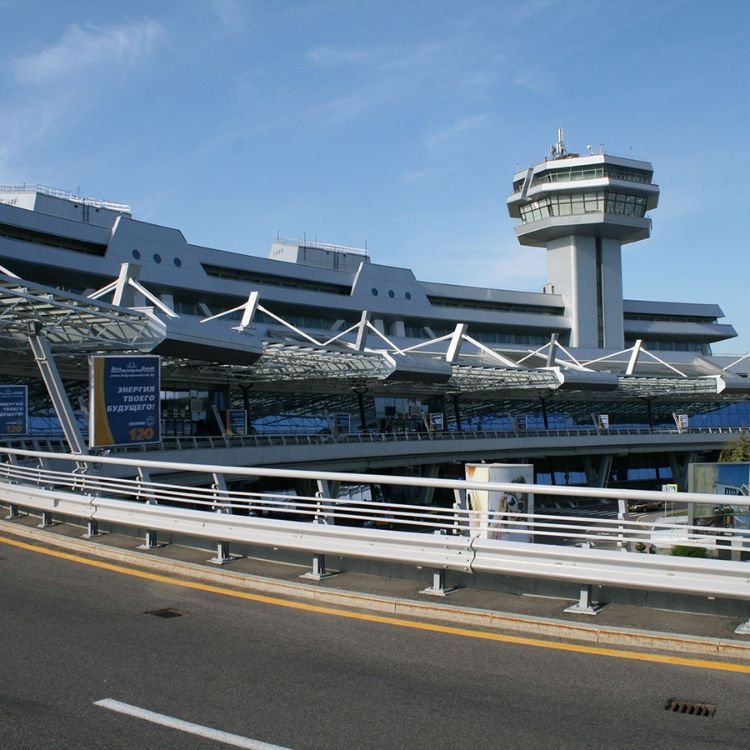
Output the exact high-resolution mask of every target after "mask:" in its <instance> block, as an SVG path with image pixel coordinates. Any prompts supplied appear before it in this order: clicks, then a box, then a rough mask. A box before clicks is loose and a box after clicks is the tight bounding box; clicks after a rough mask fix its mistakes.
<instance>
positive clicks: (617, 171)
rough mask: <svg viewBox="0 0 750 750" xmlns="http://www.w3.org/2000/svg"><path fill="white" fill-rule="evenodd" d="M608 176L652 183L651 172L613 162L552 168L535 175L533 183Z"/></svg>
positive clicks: (593, 178)
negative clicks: (619, 165) (615, 164)
mask: <svg viewBox="0 0 750 750" xmlns="http://www.w3.org/2000/svg"><path fill="white" fill-rule="evenodd" d="M603 177H608V178H609V179H611V180H624V181H626V182H640V183H643V184H646V185H648V184H651V173H650V172H644V171H643V170H641V169H628V168H627V167H617V166H614V165H613V164H596V165H592V166H586V167H564V168H562V169H550V170H548V171H545V172H542V173H541V174H538V175H535V176H534V179H533V181H532V183H531V185H532V187H533V186H534V185H540V184H543V183H545V182H578V181H580V180H596V179H601V178H603Z"/></svg>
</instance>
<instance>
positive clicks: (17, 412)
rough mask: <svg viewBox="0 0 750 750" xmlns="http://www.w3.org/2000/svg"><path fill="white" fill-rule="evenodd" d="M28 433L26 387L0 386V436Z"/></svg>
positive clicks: (27, 390)
mask: <svg viewBox="0 0 750 750" xmlns="http://www.w3.org/2000/svg"><path fill="white" fill-rule="evenodd" d="M28 432H29V389H28V387H27V386H25V385H0V435H26V434H28Z"/></svg>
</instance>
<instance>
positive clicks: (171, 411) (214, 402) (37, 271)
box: [0, 137, 750, 484]
mask: <svg viewBox="0 0 750 750" xmlns="http://www.w3.org/2000/svg"><path fill="white" fill-rule="evenodd" d="M658 200H659V187H658V186H657V185H656V184H655V183H654V181H653V168H652V166H651V164H650V163H648V162H645V161H640V160H634V159H626V158H622V157H616V156H612V155H608V154H605V153H587V154H585V155H578V154H572V153H568V152H567V151H566V149H565V147H564V144H563V142H562V138H561V137H560V138H559V141H558V143H557V144H556V145H555V146H553V148H552V150H551V154H550V157H549V158H548V159H546V160H545V161H544V162H542V163H540V164H537V165H536V166H533V167H530V168H528V169H524V170H521V171H519V172H517V173H516V174H515V175H514V176H513V180H512V187H511V194H510V196H509V197H508V199H507V210H508V211H509V214H510V216H511V217H513V218H514V219H517V220H518V224H517V226H516V228H515V231H516V235H517V238H518V240H519V242H520V243H521V244H522V245H528V246H531V247H535V248H544V249H545V251H546V254H547V267H548V275H547V283H546V284H545V285H544V288H543V290H540V291H538V292H527V291H513V290H507V289H503V288H502V279H498V280H497V286H498V288H486V287H471V286H459V285H456V284H451V283H444V282H436V281H423V280H420V279H418V278H416V276H415V275H414V273H413V272H412V271H411V270H410V269H409V268H400V267H395V266H386V265H380V264H378V263H377V262H376V261H377V258H371V257H370V256H369V255H368V254H367V252H365V251H364V250H361V249H358V248H350V247H342V246H338V245H333V244H325V243H321V242H311V241H293V240H288V239H281V238H277V239H276V240H275V241H273V242H272V244H271V249H270V253H269V256H268V257H259V256H253V255H246V254H242V253H236V252H227V251H223V250H218V249H213V248H208V247H201V246H197V245H192V244H190V243H189V242H187V241H186V239H185V237H184V236H183V235H182V233H181V232H180V231H179V230H178V229H174V228H170V227H165V226H159V225H156V224H151V223H147V222H143V221H139V220H138V219H137V218H134V217H133V212H132V211H131V209H130V207H129V206H127V205H124V204H117V203H112V202H108V201H101V200H95V199H91V198H85V197H82V196H76V195H71V194H67V193H64V192H61V191H57V190H53V189H50V188H46V187H42V186H38V185H31V186H29V185H23V186H0V266H1V268H0V301H2V303H3V304H2V309H3V313H2V314H0V335H1V336H2V337H3V340H4V342H5V344H6V347H5V348H6V350H7V355H6V356H5V357H4V358H3V361H2V362H1V363H0V377H1V378H2V382H3V383H4V384H24V385H27V386H28V387H29V394H30V395H29V399H30V410H31V415H32V417H34V416H35V415H36V416H39V417H41V416H42V415H44V414H49V413H50V408H51V407H50V401H51V403H52V406H54V407H55V409H57V408H58V406H57V404H56V403H55V399H54V397H52V396H50V384H52V388H53V389H54V388H55V387H59V386H62V387H63V388H64V390H65V392H66V394H67V396H68V398H69V401H70V403H71V408H72V410H73V411H74V412H76V411H82V412H86V411H87V409H88V403H87V387H88V382H89V356H90V355H92V354H101V353H115V352H117V353H120V354H127V353H135V352H139V353H145V352H148V353H152V354H158V355H160V357H161V397H162V414H161V417H162V423H161V433H160V434H161V438H162V440H161V443H160V446H159V447H160V448H161V449H163V450H166V449H167V447H168V445H167V444H168V441H169V439H171V438H183V439H185V438H196V439H197V438H202V437H210V436H219V437H221V438H222V439H223V440H225V441H229V440H231V438H232V437H233V436H232V435H231V434H228V433H227V422H226V421H225V419H224V415H225V414H226V413H227V412H228V411H234V412H237V411H242V412H244V413H245V415H246V419H245V421H244V422H243V423H242V424H243V427H242V428H241V429H240V430H239V431H240V432H244V433H246V435H247V436H249V435H255V436H262V435H276V436H278V435H284V434H288V435H292V434H294V435H301V434H305V435H309V436H314V435H320V436H325V435H334V436H339V437H340V438H341V441H342V442H343V443H346V444H347V445H348V453H347V454H346V460H345V461H344V459H343V458H342V457H341V456H339V457H338V458H331V459H330V462H329V464H327V465H330V466H332V467H335V466H343V465H346V466H349V467H355V468H362V469H364V468H371V467H372V466H374V465H376V464H373V462H372V455H373V450H374V449H373V448H372V440H373V437H374V436H382V437H383V441H384V442H385V437H384V436H388V435H393V434H396V433H399V434H410V435H412V436H413V438H414V439H415V440H417V439H418V440H420V441H421V442H424V437H425V436H428V437H430V436H431V437H435V436H437V435H438V434H440V435H441V436H443V437H446V436H452V437H454V438H455V437H457V436H459V435H464V434H471V435H472V436H473V437H472V440H475V441H476V442H472V447H471V449H470V450H469V451H455V441H454V442H453V443H452V444H451V445H452V447H453V454H452V455H454V456H457V457H458V458H455V457H454V458H451V451H450V450H449V449H448V447H447V446H448V443H449V441H447V440H441V441H439V442H440V446H441V447H442V448H441V450H437V451H436V452H435V453H434V455H432V456H431V455H430V452H429V451H427V452H426V453H425V455H424V457H421V458H415V451H414V446H413V445H412V444H411V443H409V441H406V443H409V445H406V443H404V444H403V445H402V448H403V450H402V451H401V453H400V454H399V453H398V452H396V453H394V454H393V455H392V456H391V458H390V459H386V458H385V457H383V458H382V461H381V463H380V464H379V465H380V466H382V467H384V468H388V467H389V466H390V467H401V468H403V467H404V466H412V467H413V466H421V467H423V469H421V470H425V471H427V470H429V471H431V472H432V473H433V475H434V474H436V473H439V472H441V471H444V470H445V469H444V467H445V466H447V465H449V464H452V463H455V462H456V461H457V460H458V461H464V460H482V459H488V460H495V459H498V458H499V459H506V460H507V459H508V458H511V459H512V460H519V461H531V462H534V461H536V462H537V464H538V465H539V466H542V464H545V462H546V464H545V465H546V466H547V468H546V469H545V470H544V471H542V470H540V480H541V481H544V477H542V476H541V474H544V475H545V477H546V478H547V479H548V480H549V481H553V482H554V481H556V477H558V478H559V476H561V475H563V474H567V475H568V476H570V475H571V474H573V475H577V474H578V473H583V474H585V476H586V477H587V480H588V481H591V478H592V476H593V475H596V476H597V481H600V482H601V483H602V484H607V483H609V482H610V481H614V477H616V476H617V475H618V461H619V462H620V464H619V466H620V468H619V475H620V477H622V476H623V475H627V473H628V471H629V470H630V468H633V470H635V469H634V467H635V466H636V465H638V466H639V467H640V468H643V466H644V465H646V464H649V462H651V464H650V469H651V468H653V469H654V470H655V472H656V474H655V480H656V481H658V480H661V479H669V477H670V476H671V477H674V476H676V475H677V474H678V473H679V472H681V471H682V469H683V468H684V465H685V463H686V462H687V461H688V460H691V459H693V458H695V457H696V456H697V455H700V456H707V457H709V458H710V455H709V454H710V453H711V451H715V450H717V449H720V447H721V440H720V439H718V438H715V437H711V439H710V440H709V439H707V438H706V439H705V440H698V439H697V437H696V433H695V432H693V431H694V430H698V429H706V428H717V429H720V428H723V427H735V428H736V427H746V426H748V424H750V409H748V408H747V399H748V397H749V396H750V383H749V381H748V379H747V375H748V371H749V369H750V360H748V359H745V358H741V359H738V358H734V359H732V358H729V357H726V356H717V355H714V354H712V348H711V347H712V345H713V344H715V343H717V342H721V341H725V340H728V339H731V338H732V337H734V336H735V335H736V332H735V330H734V328H733V327H732V325H731V324H728V323H726V322H724V321H723V317H724V316H723V312H722V310H721V308H720V307H719V305H718V304H716V303H711V302H705V303H688V302H673V301H658V300H633V299H625V298H624V297H623V289H622V255H621V248H622V245H623V244H626V243H629V242H636V241H644V240H647V239H648V237H649V235H650V229H651V218H650V216H649V213H650V212H651V211H653V210H654V209H656V207H657V205H658ZM530 252H540V250H536V251H530ZM37 339H40V340H41V339H44V342H45V345H46V346H47V347H48V351H49V354H50V356H51V357H53V358H54V365H55V370H56V372H55V373H53V376H55V377H56V378H57V385H55V383H54V380H55V377H52V376H50V375H49V373H47V374H46V375H45V371H44V367H45V366H46V365H45V364H44V362H46V361H48V360H49V357H48V358H47V360H45V356H44V355H43V354H40V353H39V351H38V350H37V349H35V347H34V341H35V340H37ZM40 373H41V375H40ZM50 377H52V379H50ZM44 386H46V387H44ZM34 424H37V422H35V421H34V420H33V419H32V425H34ZM561 430H568V431H570V436H571V438H570V440H568V442H567V443H565V442H564V441H563V442H562V443H560V444H559V445H557V447H555V448H554V450H552V449H549V441H548V442H547V446H548V448H547V449H545V448H544V443H543V442H539V443H538V444H536V445H535V446H532V445H531V443H530V442H529V440H530V437H531V433H532V432H534V433H536V432H538V433H539V434H540V437H543V435H544V433H547V434H548V437H549V436H550V434H551V433H552V432H555V433H556V436H557V437H559V433H560V431H561ZM625 430H643V431H647V432H649V433H650V434H652V435H656V433H657V432H659V433H660V435H661V437H660V438H659V439H658V440H654V441H653V442H652V443H648V441H646V443H644V441H643V440H642V439H640V438H637V437H632V438H631V439H630V440H629V441H628V440H620V441H619V442H618V441H615V442H614V443H612V444H611V445H612V447H611V450H610V449H607V448H606V446H605V444H607V441H608V440H609V439H610V438H612V437H613V436H616V434H618V431H619V433H621V434H620V437H622V435H624V434H625V432H624V431H625ZM32 431H33V430H32ZM230 433H231V430H230ZM574 433H576V434H579V435H584V434H587V435H588V436H589V438H592V440H591V441H590V442H589V443H586V446H588V447H582V443H580V441H578V442H577V438H574V437H572V436H573V434H574ZM691 433H692V434H693V437H694V438H696V439H694V440H687V436H688V435H690V434H691ZM500 434H502V435H504V436H505V440H504V441H503V440H500V439H499V437H498V435H500ZM353 435H360V436H361V435H367V436H368V438H367V439H368V442H367V443H361V444H360V446H361V447H360V448H359V453H357V450H356V449H355V448H352V445H353V439H352V436H353ZM344 436H348V437H346V439H344ZM483 436H484V437H483ZM493 436H494V437H493ZM235 437H237V435H235ZM597 440H598V442H596V441H597ZM314 442H315V441H314V440H312V439H311V442H310V445H312V444H313V443H314ZM433 442H438V441H433ZM197 444H198V443H196V445H197ZM368 446H369V447H368ZM597 446H599V447H597ZM601 446H605V447H601ZM313 453H314V449H313V448H311V449H310V451H309V452H308V453H307V455H304V456H302V455H298V457H297V459H296V462H297V463H299V462H300V461H302V460H304V461H305V462H306V463H307V464H308V465H309V464H310V463H311V462H312V463H314V462H316V461H318V460H320V461H321V465H322V463H323V462H324V461H327V459H325V460H324V459H322V458H320V459H319V458H316V456H314V455H313ZM605 453H606V456H607V460H606V461H604V462H602V457H603V456H604V454H605ZM654 455H661V457H662V459H663V460H654V458H653V456H654ZM633 456H639V458H636V459H633ZM646 456H648V458H646ZM203 458H205V456H204V457H203ZM234 460H238V461H247V462H249V463H250V464H251V465H257V462H258V461H267V462H272V461H273V460H274V459H272V458H271V453H268V454H263V453H256V454H254V455H253V456H247V455H245V457H244V458H236V459H234ZM279 461H280V462H281V463H284V462H286V463H290V464H292V463H295V459H293V458H290V457H289V456H286V457H285V458H284V459H283V461H282V460H281V459H280V460H279ZM389 461H390V463H389ZM337 462H338V463H337ZM441 467H443V468H441ZM592 467H593V468H592ZM650 469H649V470H650ZM605 475H606V476H605Z"/></svg>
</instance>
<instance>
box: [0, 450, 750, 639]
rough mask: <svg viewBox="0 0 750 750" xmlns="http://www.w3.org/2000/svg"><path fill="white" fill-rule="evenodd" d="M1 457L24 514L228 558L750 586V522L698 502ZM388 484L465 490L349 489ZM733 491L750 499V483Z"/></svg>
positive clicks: (3, 487) (600, 492) (726, 593)
mask: <svg viewBox="0 0 750 750" xmlns="http://www.w3.org/2000/svg"><path fill="white" fill-rule="evenodd" d="M0 458H2V462H1V463H0V500H1V501H2V503H4V504H5V505H7V506H8V507H9V508H10V516H16V515H17V513H18V509H19V508H24V509H29V510H33V511H35V512H38V513H40V514H42V517H43V523H45V524H49V523H50V522H51V518H52V517H53V516H54V515H58V516H65V517H74V518H78V519H82V520H83V521H84V522H86V523H88V524H89V528H91V526H92V524H93V525H94V528H95V527H96V524H102V523H106V524H114V525H124V526H128V527H133V528H138V529H147V530H148V532H147V544H146V545H144V546H145V547H147V548H150V547H153V546H154V545H155V544H156V535H157V533H158V532H166V533H169V534H177V535H183V536H187V537H199V538H203V539H209V540H213V541H215V542H217V544H223V545H225V546H224V547H221V546H220V547H219V552H218V554H217V557H218V558H219V560H218V561H219V562H227V561H229V560H230V559H231V557H230V555H229V551H228V545H229V544H231V543H233V542H235V543H243V544H248V545H257V546H262V547H269V548H282V549H288V550H296V551H302V552H306V553H310V554H312V555H313V559H314V560H315V561H316V565H315V566H314V567H316V568H317V570H314V571H313V573H314V574H315V573H317V577H318V578H320V577H323V575H324V574H326V570H325V555H338V556H343V557H350V558H362V559H370V560H379V561H384V562H392V563H402V564H407V565H415V566H422V567H425V568H431V569H433V571H436V578H435V585H434V586H433V588H432V589H428V590H425V592H426V593H436V594H441V593H445V591H441V589H444V588H445V586H444V574H443V575H440V572H441V571H461V572H463V573H468V574H474V573H489V574H497V575H506V576H523V577H530V578H541V579H548V580H555V581H567V582H573V583H577V584H579V585H580V586H581V587H584V588H582V603H583V602H584V599H585V597H584V593H585V590H586V588H585V587H590V586H592V585H606V586H615V587H623V588H632V589H646V590H653V591H666V592H672V593H678V594H692V595H700V596H708V597H722V598H729V599H738V600H744V601H747V600H750V565H748V564H747V563H746V562H742V559H743V558H744V557H745V556H746V555H747V553H749V552H750V531H748V530H743V529H734V528H716V529H713V528H707V527H703V526H689V525H688V524H687V523H686V520H687V516H686V513H683V515H679V514H677V513H676V514H674V515H673V516H667V515H663V514H662V515H660V516H658V517H649V516H648V515H645V516H641V517H639V518H636V517H631V516H630V515H629V514H628V513H627V512H626V511H623V512H621V513H619V514H618V515H617V516H616V517H595V516H589V515H581V514H580V513H574V512H573V509H572V507H571V508H570V509H567V510H566V509H565V508H563V509H562V510H559V511H557V512H555V513H551V512H549V511H547V512H546V513H545V512H542V513H533V514H528V513H517V512H516V513H498V514H494V515H493V514H487V512H486V511H484V512H483V511H480V510H477V509H473V508H471V507H469V505H468V504H467V502H466V493H467V491H469V492H476V491H490V492H511V491H513V490H514V489H516V490H517V488H518V485H514V484H507V483H485V482H469V481H462V480H448V479H425V478H418V477H397V476H385V475H373V474H354V473H343V472H321V471H305V470H295V469H276V468H257V467H256V468H236V467H227V466H214V465H207V464H188V463H168V462H163V461H148V460H142V459H132V458H119V457H117V458H116V457H111V456H82V455H75V454H61V453H41V452H36V451H27V450H19V449H12V448H0ZM259 478H272V479H274V480H276V483H277V484H278V483H281V481H282V480H283V481H285V482H286V483H287V485H288V486H292V485H295V484H296V486H298V487H299V486H305V487H308V488H312V489H311V491H310V492H309V494H302V493H300V494H297V493H290V492H278V491H277V492H261V491H248V490H246V489H238V488H237V487H240V486H247V485H248V484H249V483H250V482H252V481H256V480H257V479H259ZM376 486H377V487H384V486H390V493H391V494H392V495H397V494H398V488H408V487H411V488H430V489H431V490H440V491H442V492H443V496H444V497H445V496H446V495H448V494H450V495H452V497H454V498H455V502H453V503H452V504H450V505H449V507H439V506H437V505H429V506H426V505H424V504H415V503H409V502H397V501H391V502H386V501H384V500H382V499H377V497H378V493H372V492H371V493H369V494H368V496H367V497H365V498H361V497H358V496H357V494H356V493H355V492H353V491H349V492H348V493H345V492H342V491H341V488H342V487H349V488H351V487H359V488H368V487H369V488H372V487H376ZM331 488H335V490H336V491H335V492H334V491H331ZM525 491H527V492H529V493H533V494H534V495H535V496H541V495H554V496H555V497H556V498H560V497H563V498H564V497H570V498H571V499H574V500H576V501H586V500H589V501H594V500H617V501H619V504H620V507H621V508H627V507H628V505H629V504H633V505H636V504H638V505H641V506H643V505H646V504H651V505H656V504H663V503H664V501H665V493H661V492H653V491H638V490H616V489H602V488H590V487H588V488H586V487H567V486H566V487H560V486H549V485H534V484H531V485H526V486H525ZM669 500H670V501H672V503H673V504H675V503H676V504H677V505H678V506H680V507H682V508H687V506H688V505H689V504H691V503H703V504H717V503H720V502H725V501H726V498H725V497H723V496H718V495H706V494H698V493H679V494H677V495H672V496H671V497H670V498H669ZM732 502H733V504H735V505H737V506H740V507H750V499H748V498H747V497H738V498H732ZM571 506H573V503H571ZM519 535H520V536H519ZM519 538H521V539H524V540H526V541H517V540H518V539H519ZM676 545H681V546H687V547H690V548H697V549H702V550H706V552H707V554H708V556H707V557H705V558H695V557H679V556H674V555H671V554H648V552H650V551H656V552H659V551H669V549H670V548H671V547H673V546H676ZM310 577H316V576H315V575H313V576H310ZM586 610H587V607H586V606H583V607H582V608H581V609H579V610H578V611H586ZM590 613H592V614H593V611H592V612H590ZM746 626H747V623H746V624H745V626H742V627H746Z"/></svg>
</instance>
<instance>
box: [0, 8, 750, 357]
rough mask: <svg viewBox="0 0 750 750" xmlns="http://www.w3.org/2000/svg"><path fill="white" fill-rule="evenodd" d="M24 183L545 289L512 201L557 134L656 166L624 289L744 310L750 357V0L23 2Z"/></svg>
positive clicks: (147, 216)
mask: <svg viewBox="0 0 750 750" xmlns="http://www.w3.org/2000/svg"><path fill="white" fill-rule="evenodd" d="M0 49H2V52H1V53H0V54H1V55H2V64H0V82H1V83H0V91H2V98H0V134H1V136H0V183H1V184H15V183H20V182H29V183H42V184H47V185H51V186H54V187H59V188H64V189H67V190H71V191H76V192H77V191H80V192H82V193H83V194H86V195H90V196H94V197H98V198H104V199H109V200H114V201H119V202H125V203H129V204H131V205H132V207H133V213H134V216H135V217H136V218H139V219H143V220H146V221H153V222H155V223H159V224H166V225H169V226H173V227H176V228H178V229H180V230H182V232H183V233H184V234H185V236H186V238H187V239H188V241H190V242H194V243H197V244H203V245H208V246H211V247H218V248H222V249H227V250H241V251H243V252H246V253H249V254H253V255H262V256H266V255H267V253H268V250H269V247H270V243H271V241H272V240H273V239H274V237H275V236H276V234H277V232H279V233H280V234H281V235H282V236H286V237H302V236H303V235H304V234H306V235H307V237H308V238H317V239H318V240H321V241H326V242H333V243H339V244H344V245H354V246H358V247H362V246H364V245H365V243H366V244H367V247H368V250H369V252H370V255H371V256H372V259H373V261H374V262H380V263H385V264H395V265H401V266H406V267H410V268H412V269H413V270H414V272H415V273H416V275H417V277H418V278H420V279H423V280H428V281H451V282H454V283H462V284H476V285H482V284H486V285H488V286H493V287H498V288H504V289H525V290H532V291H539V290H541V287H542V285H543V283H544V281H545V271H546V269H545V259H544V251H543V250H538V249H533V248H521V247H520V246H519V245H518V243H517V242H516V240H515V236H514V233H513V224H514V222H513V221H511V219H510V218H509V217H508V215H507V210H506V208H505V199H506V197H507V195H508V194H509V193H510V187H511V177H512V174H513V172H514V171H515V170H516V169H517V168H518V167H526V166H530V165H531V164H534V163H536V162H538V161H540V160H542V159H543V157H544V156H545V154H546V153H547V150H548V148H549V144H550V143H551V142H552V141H553V140H554V139H555V134H556V129H557V128H558V127H559V126H563V127H564V128H565V134H566V142H567V144H568V147H569V149H570V150H574V151H585V148H586V146H587V145H588V144H592V145H593V146H594V147H595V148H598V146H599V144H604V146H605V149H606V150H607V151H608V152H609V153H615V154H621V155H626V156H628V155H631V156H633V157H636V158H643V159H647V160H649V161H651V162H652V163H653V165H654V169H655V181H656V182H657V183H658V184H659V185H660V187H661V191H662V192H661V202H660V206H659V208H657V209H656V210H655V211H653V212H652V213H651V216H652V218H653V233H652V237H651V239H649V240H646V241H644V242H641V243H637V244H635V245H630V246H628V247H627V248H626V249H625V251H624V254H623V266H624V286H625V296H626V297H628V298H632V299H660V300H680V301H694V302H719V303H721V305H722V306H723V308H724V312H725V313H726V316H727V321H728V322H731V323H733V324H734V325H735V327H736V328H737V330H738V332H739V334H740V336H739V338H738V339H735V340H734V341H733V342H729V343H728V344H724V345H720V346H719V347H717V350H720V351H730V352H745V351H748V350H750V315H749V314H748V302H747V300H748V278H749V277H750V274H748V273H747V269H748V261H747V255H748V245H749V244H750V227H748V221H747V217H748V215H750V207H749V206H748V205H747V203H746V202H747V197H748V174H747V173H748V171H749V170H748V161H749V159H748V153H750V96H749V94H750V92H749V91H748V88H749V87H750V84H749V83H748V82H749V81H750V2H745V0H715V1H714V2H710V3H709V2H703V1H699V2H691V1H689V0H649V2H643V3H634V2H632V0H628V1H624V0H607V2H604V0H601V1H594V0H591V1H587V0H522V1H520V2H503V1H502V0H494V1H492V2H485V1H484V0H465V2H454V1H453V0H451V1H450V2H443V1H442V0H411V1H410V2H404V0H400V2H393V1H391V0H378V1H377V2H376V1H375V0H372V1H371V2H360V1H359V0H347V1H344V0H310V1H309V2H301V1H300V2H295V1H293V0H288V1H286V2H281V1H276V0H164V1H159V0H150V2H142V0H129V2H119V1H118V2H113V1H110V0H98V1H97V2H92V1H90V0H87V1H86V2H83V1H79V0H65V1H63V0H48V2H34V1H33V0H0Z"/></svg>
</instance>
